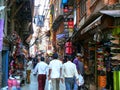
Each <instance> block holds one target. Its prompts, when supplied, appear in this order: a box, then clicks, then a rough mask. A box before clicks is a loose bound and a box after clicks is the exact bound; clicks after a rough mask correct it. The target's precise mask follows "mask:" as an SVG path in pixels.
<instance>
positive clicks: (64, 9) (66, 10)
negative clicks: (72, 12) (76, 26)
mask: <svg viewBox="0 0 120 90" xmlns="http://www.w3.org/2000/svg"><path fill="white" fill-rule="evenodd" d="M68 11H69V8H68V5H67V4H66V5H64V8H63V12H64V14H67V13H68Z"/></svg>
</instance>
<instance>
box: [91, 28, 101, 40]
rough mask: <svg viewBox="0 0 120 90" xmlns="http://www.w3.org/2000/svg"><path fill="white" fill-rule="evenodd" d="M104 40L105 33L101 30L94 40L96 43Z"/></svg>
mask: <svg viewBox="0 0 120 90" xmlns="http://www.w3.org/2000/svg"><path fill="white" fill-rule="evenodd" d="M102 39H103V33H102V32H101V30H100V29H98V31H97V33H95V34H94V38H93V40H94V41H96V42H101V41H102Z"/></svg>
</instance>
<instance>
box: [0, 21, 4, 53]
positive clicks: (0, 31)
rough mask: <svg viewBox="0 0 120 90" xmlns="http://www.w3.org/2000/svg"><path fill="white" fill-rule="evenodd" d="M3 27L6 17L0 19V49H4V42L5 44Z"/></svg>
mask: <svg viewBox="0 0 120 90" xmlns="http://www.w3.org/2000/svg"><path fill="white" fill-rule="evenodd" d="M3 27H4V19H0V51H2V44H3Z"/></svg>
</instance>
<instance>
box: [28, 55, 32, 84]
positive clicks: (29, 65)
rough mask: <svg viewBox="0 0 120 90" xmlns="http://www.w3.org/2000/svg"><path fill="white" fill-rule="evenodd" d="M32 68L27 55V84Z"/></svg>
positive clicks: (30, 60) (30, 59)
mask: <svg viewBox="0 0 120 90" xmlns="http://www.w3.org/2000/svg"><path fill="white" fill-rule="evenodd" d="M32 68H33V64H32V58H31V57H29V58H28V63H27V68H26V82H27V83H28V84H29V83H30V74H31V70H32Z"/></svg>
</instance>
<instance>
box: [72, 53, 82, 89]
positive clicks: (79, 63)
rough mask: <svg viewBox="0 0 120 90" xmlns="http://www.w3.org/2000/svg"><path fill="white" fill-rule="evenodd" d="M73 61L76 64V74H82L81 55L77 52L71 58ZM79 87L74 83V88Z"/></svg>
mask: <svg viewBox="0 0 120 90" xmlns="http://www.w3.org/2000/svg"><path fill="white" fill-rule="evenodd" d="M73 63H74V64H75V65H76V68H77V71H78V74H81V75H82V76H84V64H83V62H82V55H81V54H80V53H77V57H76V58H75V59H74V60H73ZM80 88H81V87H78V85H77V83H76V82H75V83H74V90H80Z"/></svg>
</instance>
